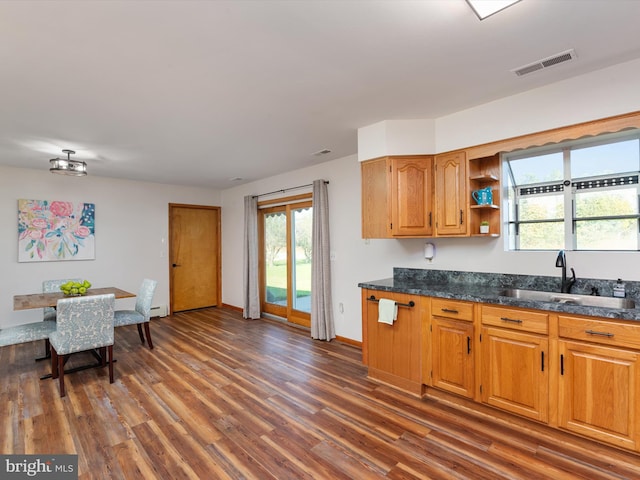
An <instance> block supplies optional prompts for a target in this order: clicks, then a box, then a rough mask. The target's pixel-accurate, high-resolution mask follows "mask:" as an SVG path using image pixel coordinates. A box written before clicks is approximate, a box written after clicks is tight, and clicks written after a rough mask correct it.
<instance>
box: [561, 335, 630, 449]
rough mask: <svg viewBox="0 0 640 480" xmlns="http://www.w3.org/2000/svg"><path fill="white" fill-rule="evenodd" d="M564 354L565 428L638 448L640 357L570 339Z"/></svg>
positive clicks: (563, 397)
mask: <svg viewBox="0 0 640 480" xmlns="http://www.w3.org/2000/svg"><path fill="white" fill-rule="evenodd" d="M559 351H560V377H559V379H560V380H559V388H558V393H559V407H560V408H559V423H560V427H561V428H565V429H567V430H570V431H572V432H575V433H579V434H581V435H586V436H588V437H591V438H594V439H596V440H601V441H604V442H607V443H611V444H614V445H617V446H620V447H623V448H629V449H632V450H637V449H638V447H639V443H638V441H639V440H640V439H639V432H638V422H640V403H639V402H640V368H639V365H638V360H639V358H640V353H638V352H636V351H633V350H622V349H617V348H611V347H601V346H596V345H589V344H587V343H581V342H568V341H560V342H559Z"/></svg>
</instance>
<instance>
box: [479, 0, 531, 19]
mask: <svg viewBox="0 0 640 480" xmlns="http://www.w3.org/2000/svg"><path fill="white" fill-rule="evenodd" d="M519 1H520V0H467V3H468V4H469V6H470V7H471V8H472V9H473V11H474V12H475V14H476V15H477V16H478V18H479V19H480V20H484V19H485V18H487V17H489V16H491V15H493V14H494V13H498V12H499V11H501V10H504V9H505V8H507V7H510V6H511V5H513V4H514V3H518V2H519Z"/></svg>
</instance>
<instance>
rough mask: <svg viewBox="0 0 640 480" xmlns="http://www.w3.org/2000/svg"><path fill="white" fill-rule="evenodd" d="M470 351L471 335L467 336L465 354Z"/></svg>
mask: <svg viewBox="0 0 640 480" xmlns="http://www.w3.org/2000/svg"><path fill="white" fill-rule="evenodd" d="M470 353H471V337H467V355H469V354H470Z"/></svg>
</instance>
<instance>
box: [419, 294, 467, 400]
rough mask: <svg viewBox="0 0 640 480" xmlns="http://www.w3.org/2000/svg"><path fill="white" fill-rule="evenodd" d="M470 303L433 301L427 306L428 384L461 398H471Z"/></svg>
mask: <svg viewBox="0 0 640 480" xmlns="http://www.w3.org/2000/svg"><path fill="white" fill-rule="evenodd" d="M474 344H475V342H474V325H473V304H471V303H468V302H455V301H451V300H442V299H433V300H432V303H431V362H432V363H431V372H430V373H431V382H432V385H433V386H434V387H437V388H441V389H442V390H447V391H449V392H452V393H456V394H458V395H462V396H464V397H468V398H473V396H474V387H475V382H474V375H475V360H474V357H475V348H474Z"/></svg>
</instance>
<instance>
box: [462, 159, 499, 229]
mask: <svg viewBox="0 0 640 480" xmlns="http://www.w3.org/2000/svg"><path fill="white" fill-rule="evenodd" d="M468 165H469V177H468V180H469V217H470V218H469V221H470V229H471V231H470V232H469V234H470V235H471V236H472V237H489V238H496V237H499V236H500V229H501V220H500V202H501V200H500V194H501V187H500V178H501V176H500V171H501V165H500V155H499V154H496V155H491V156H489V157H482V158H470V159H469V164H468ZM485 188H490V189H491V193H492V197H493V203H492V204H488V205H484V204H483V205H478V204H477V203H476V201H475V199H474V198H473V192H474V191H475V190H481V189H485ZM481 222H489V232H491V233H479V231H480V223H481Z"/></svg>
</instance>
